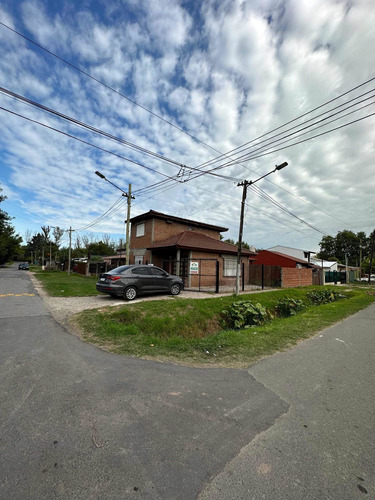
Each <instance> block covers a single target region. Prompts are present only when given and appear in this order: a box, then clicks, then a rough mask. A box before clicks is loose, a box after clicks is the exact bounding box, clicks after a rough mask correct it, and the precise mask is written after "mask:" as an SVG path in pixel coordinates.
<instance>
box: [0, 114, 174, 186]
mask: <svg viewBox="0 0 375 500" xmlns="http://www.w3.org/2000/svg"><path fill="white" fill-rule="evenodd" d="M0 109H1V110H3V111H6V112H7V113H10V114H12V115H15V116H18V117H19V118H23V119H24V120H27V121H29V122H31V123H35V124H37V125H40V126H41V127H44V128H47V129H49V130H53V131H54V132H58V133H59V134H62V135H65V136H66V137H69V138H71V139H74V140H76V141H79V142H81V143H83V144H86V145H87V146H91V147H93V148H95V149H98V150H99V151H103V152H104V153H108V154H110V155H113V156H116V157H117V158H121V159H122V160H125V161H128V162H130V163H134V164H135V165H138V166H140V167H142V168H145V169H147V170H151V171H152V172H155V173H156V174H158V175H162V176H163V177H166V178H168V179H172V180H173V181H175V180H176V179H175V178H174V177H171V176H170V175H167V174H164V173H162V172H159V171H158V170H155V169H154V168H151V167H147V166H146V165H143V164H142V163H140V162H138V161H135V160H132V159H130V158H127V157H125V156H122V155H119V154H118V153H114V152H113V151H109V150H108V149H104V148H101V147H100V146H96V145H95V144H92V143H90V142H88V141H84V140H83V139H80V138H79V137H76V136H75V135H72V134H68V133H67V132H63V131H62V130H59V129H57V128H55V127H51V126H50V125H46V124H45V123H42V122H39V121H37V120H33V119H32V118H29V117H27V116H24V115H21V114H20V113H16V112H15V111H11V110H10V109H7V108H4V107H2V106H0Z"/></svg>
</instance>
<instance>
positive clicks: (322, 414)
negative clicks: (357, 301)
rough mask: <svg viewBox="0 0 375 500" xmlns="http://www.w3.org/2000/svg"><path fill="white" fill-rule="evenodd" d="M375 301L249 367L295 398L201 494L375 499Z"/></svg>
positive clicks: (233, 498) (256, 498)
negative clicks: (272, 423) (327, 327)
mask: <svg viewBox="0 0 375 500" xmlns="http://www.w3.org/2000/svg"><path fill="white" fill-rule="evenodd" d="M374 354H375V304H373V305H372V306H370V307H369V308H367V309H365V310H364V311H361V312H359V313H358V314H356V315H354V316H352V317H351V318H349V319H348V320H345V321H343V322H341V323H339V324H337V325H336V326H334V327H332V328H329V329H328V330H325V331H324V332H322V333H321V334H319V335H317V336H315V337H313V338H312V339H310V340H308V341H305V342H301V343H300V344H299V345H298V346H297V347H295V348H293V349H291V350H289V351H286V352H283V353H279V354H276V355H274V356H271V357H269V358H267V359H264V360H262V361H259V362H258V363H256V364H254V365H252V367H251V368H250V370H249V373H250V374H251V375H253V376H254V377H255V378H256V379H257V380H258V381H259V382H261V383H263V384H264V385H265V386H266V387H268V388H270V389H271V390H273V391H274V392H276V393H277V394H278V395H279V396H280V397H281V398H283V399H284V400H285V401H287V402H288V403H289V404H290V409H289V411H288V413H286V414H284V415H283V417H282V418H280V419H279V420H278V421H277V422H276V424H275V425H274V426H272V427H271V428H269V429H268V430H267V431H266V432H264V433H263V434H260V435H258V436H257V437H256V438H255V439H254V440H253V441H252V442H251V443H250V444H249V445H247V446H245V447H244V449H243V450H242V451H241V453H240V454H239V455H238V456H237V457H236V458H235V459H234V460H232V462H230V463H229V464H228V465H227V466H226V467H225V468H224V470H223V471H222V472H221V473H220V474H219V475H218V476H217V477H216V478H215V479H214V481H213V482H211V483H210V484H209V485H208V486H207V487H206V489H205V491H204V492H203V493H202V494H201V496H200V500H207V499H210V500H211V499H231V500H239V499H254V500H259V499H267V500H268V499H270V500H273V499H277V500H284V499H285V500H287V499H288V500H294V499H296V500H297V499H304V500H316V499H332V500H354V499H361V498H375V390H374V387H375V376H374V366H375V356H374Z"/></svg>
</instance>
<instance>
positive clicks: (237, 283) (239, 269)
mask: <svg viewBox="0 0 375 500" xmlns="http://www.w3.org/2000/svg"><path fill="white" fill-rule="evenodd" d="M287 165H288V163H287V162H286V161H284V163H282V164H281V165H276V167H275V168H274V169H273V170H271V172H268V173H267V174H264V175H262V176H261V177H259V178H258V179H256V180H255V181H242V182H240V183H238V184H237V186H243V190H242V202H241V216H240V230H239V234H238V252H237V269H236V295H238V294H239V293H240V275H241V252H242V233H243V219H244V213H245V202H246V196H247V186H251V185H252V184H255V183H256V182H258V181H260V180H261V179H264V178H265V177H267V176H268V175H270V174H273V173H274V172H276V171H277V170H281V169H283V168H285V167H286V166H287Z"/></svg>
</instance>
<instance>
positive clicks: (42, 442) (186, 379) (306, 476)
mask: <svg viewBox="0 0 375 500" xmlns="http://www.w3.org/2000/svg"><path fill="white" fill-rule="evenodd" d="M374 324H375V304H374V305H372V306H371V307H369V308H367V309H366V310H364V311H361V312H360V313H358V314H357V315H355V316H353V317H351V318H349V319H348V320H345V321H343V322H341V323H339V324H338V325H336V326H334V327H332V328H330V329H328V330H325V331H324V332H322V333H321V334H320V335H317V336H315V337H313V338H312V339H310V340H308V341H305V342H301V343H300V344H299V345H298V346H296V347H295V348H293V349H290V350H289V351H286V352H283V353H279V354H276V355H274V356H271V357H269V358H267V359H264V360H261V361H259V362H258V363H255V364H254V365H252V366H251V368H250V369H249V370H248V371H246V370H226V369H196V368H188V367H179V366H175V365H171V364H162V363H156V362H151V361H144V360H138V359H132V358H127V357H122V356H117V355H114V354H109V353H105V352H102V351H100V350H99V349H97V348H95V347H94V346H91V345H89V344H85V343H82V342H81V341H80V340H79V339H77V338H76V337H74V336H72V335H70V334H69V333H68V332H66V331H65V330H64V329H63V328H62V327H61V326H60V325H59V324H58V323H56V322H55V320H54V319H53V318H52V317H51V316H50V315H49V313H48V312H47V310H46V309H44V306H43V303H42V302H41V299H40V298H39V296H38V295H37V294H36V291H35V290H34V289H33V287H32V284H31V282H30V280H29V276H28V273H27V272H24V271H18V270H17V268H16V267H12V268H8V269H0V342H1V347H0V362H1V368H0V393H1V407H0V412H1V414H0V425H1V434H0V477H1V489H0V498H1V499H13V498H14V499H40V498H47V499H50V498H58V499H71V498H78V499H80V498H82V499H107V498H108V499H123V498H142V499H194V498H197V497H199V498H200V500H217V499H225V500H226V499H229V500H237V499H244V500H247V499H254V500H258V499H267V500H268V499H270V500H273V499H277V500H278V499H292V500H294V499H296V500H297V499H304V500H310V499H311V500H315V499H317V498H319V499H333V500H336V499H337V500H352V499H357V498H358V499H360V498H375V478H374V463H375V455H374V449H375V446H374V445H375V433H374V407H375V405H374V399H375V393H374V351H375V349H374V347H375V335H374V334H375V328H374Z"/></svg>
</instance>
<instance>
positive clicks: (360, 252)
mask: <svg viewBox="0 0 375 500" xmlns="http://www.w3.org/2000/svg"><path fill="white" fill-rule="evenodd" d="M361 278H362V240H359V279H361Z"/></svg>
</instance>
